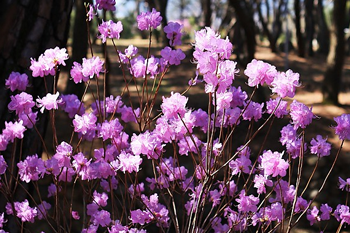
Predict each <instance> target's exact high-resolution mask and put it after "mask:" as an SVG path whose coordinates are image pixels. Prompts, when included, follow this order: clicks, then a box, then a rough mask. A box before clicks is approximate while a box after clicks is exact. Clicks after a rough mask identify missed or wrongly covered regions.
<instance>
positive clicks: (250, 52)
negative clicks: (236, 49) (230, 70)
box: [230, 0, 256, 64]
mask: <svg viewBox="0 0 350 233" xmlns="http://www.w3.org/2000/svg"><path fill="white" fill-rule="evenodd" d="M230 4H231V6H232V7H233V8H234V9H235V13H236V16H237V17H238V19H239V21H240V24H241V25H242V28H243V31H244V34H245V45H246V50H247V55H246V59H245V63H246V64H247V63H248V62H250V61H251V60H253V59H254V55H255V46H256V41H255V23H254V19H253V14H252V12H251V8H250V7H249V6H248V3H247V2H246V1H236V0H230Z"/></svg>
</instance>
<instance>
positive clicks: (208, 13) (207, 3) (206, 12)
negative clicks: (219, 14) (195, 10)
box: [201, 0, 213, 27]
mask: <svg viewBox="0 0 350 233" xmlns="http://www.w3.org/2000/svg"><path fill="white" fill-rule="evenodd" d="M201 5H202V12H203V17H204V26H206V27H210V26H211V17H212V13H213V11H212V8H211V0H201Z"/></svg>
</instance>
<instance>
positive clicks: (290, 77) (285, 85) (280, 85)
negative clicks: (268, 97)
mask: <svg viewBox="0 0 350 233" xmlns="http://www.w3.org/2000/svg"><path fill="white" fill-rule="evenodd" d="M271 86H272V88H271V90H272V92H273V93H276V94H277V95H279V97H281V98H285V97H290V98H293V97H294V95H295V90H296V88H297V87H299V86H300V83H299V74H298V73H293V71H291V70H287V72H278V74H277V76H276V77H275V78H274V80H273V81H272V83H271Z"/></svg>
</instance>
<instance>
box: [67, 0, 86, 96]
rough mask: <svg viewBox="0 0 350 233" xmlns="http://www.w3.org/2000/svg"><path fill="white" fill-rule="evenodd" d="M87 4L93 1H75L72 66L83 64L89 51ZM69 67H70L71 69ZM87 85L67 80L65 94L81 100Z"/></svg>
mask: <svg viewBox="0 0 350 233" xmlns="http://www.w3.org/2000/svg"><path fill="white" fill-rule="evenodd" d="M86 3H90V4H91V3H92V1H91V0H75V17H74V25H73V27H74V28H73V43H72V58H71V59H70V62H69V64H70V66H71V65H72V64H73V62H78V63H81V62H82V59H83V58H84V57H86V55H87V49H88V36H89V35H88V30H87V22H86V8H85V5H84V4H86ZM70 66H69V67H70ZM84 87H85V84H84V83H83V82H81V83H78V84H75V83H74V82H73V81H72V80H69V79H68V80H67V86H66V90H65V92H66V93H67V94H76V95H77V96H78V98H79V99H81V98H82V96H83V94H84Z"/></svg>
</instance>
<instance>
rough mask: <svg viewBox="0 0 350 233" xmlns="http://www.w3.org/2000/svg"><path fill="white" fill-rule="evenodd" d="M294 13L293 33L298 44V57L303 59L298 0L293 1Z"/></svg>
mask: <svg viewBox="0 0 350 233" xmlns="http://www.w3.org/2000/svg"><path fill="white" fill-rule="evenodd" d="M294 12H295V31H296V37H297V44H298V56H299V57H305V44H304V38H303V34H302V33H301V25H300V0H294Z"/></svg>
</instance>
